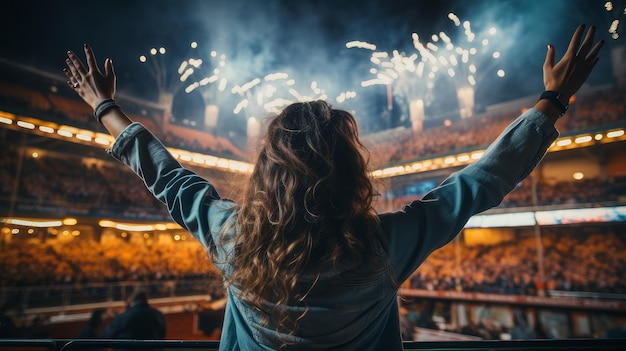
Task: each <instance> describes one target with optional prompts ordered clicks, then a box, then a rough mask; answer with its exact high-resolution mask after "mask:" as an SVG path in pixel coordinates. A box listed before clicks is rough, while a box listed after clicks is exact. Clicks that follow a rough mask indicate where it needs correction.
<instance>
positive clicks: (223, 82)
mask: <svg viewBox="0 0 626 351" xmlns="http://www.w3.org/2000/svg"><path fill="white" fill-rule="evenodd" d="M226 84H228V80H226V78H222V79H220V84H219V85H218V87H217V90H219V91H224V90H225V89H226Z"/></svg>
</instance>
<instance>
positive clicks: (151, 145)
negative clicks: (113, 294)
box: [109, 122, 234, 247]
mask: <svg viewBox="0 0 626 351" xmlns="http://www.w3.org/2000/svg"><path fill="white" fill-rule="evenodd" d="M109 152H110V154H111V155H112V156H113V157H115V158H116V159H118V160H120V161H121V162H122V163H124V164H126V165H127V166H128V167H130V168H131V169H132V170H133V172H135V173H136V174H137V175H138V176H139V177H140V178H141V179H143V181H144V183H145V185H146V186H147V187H148V189H149V190H150V192H151V193H152V194H153V195H154V196H155V197H156V198H157V199H158V200H160V201H161V202H163V203H165V204H166V205H167V209H168V211H169V213H170V215H171V217H172V219H173V220H174V221H176V222H177V223H178V224H180V225H181V226H182V227H183V228H185V229H186V230H187V231H188V232H189V233H191V234H192V235H193V236H194V237H195V238H196V239H197V240H199V241H200V242H201V243H202V245H203V246H204V247H213V246H214V244H213V239H212V236H211V234H216V233H217V232H218V231H219V228H220V227H221V226H222V224H223V223H224V221H225V220H226V219H227V215H226V214H227V213H229V212H227V211H225V209H228V208H229V207H233V206H234V204H233V203H231V202H230V201H223V200H221V199H220V196H219V194H218V193H217V191H216V190H215V187H214V186H213V185H212V184H211V183H210V182H209V181H207V180H206V179H204V178H202V177H200V176H199V175H197V174H195V173H194V172H192V171H190V170H188V169H185V168H184V167H182V166H181V165H180V163H178V161H176V159H175V158H174V157H173V156H172V155H171V154H170V152H169V151H168V150H167V149H166V148H165V146H163V144H162V143H161V142H160V141H159V140H158V139H157V138H156V137H155V136H154V135H153V134H152V133H150V132H149V131H148V130H147V129H145V128H144V127H143V126H142V125H141V124H140V123H136V122H135V123H132V124H131V125H129V126H128V127H126V129H125V130H124V131H123V132H122V133H121V134H120V135H119V136H118V138H117V139H116V141H115V143H114V144H113V148H112V149H111V150H110V151H109Z"/></svg>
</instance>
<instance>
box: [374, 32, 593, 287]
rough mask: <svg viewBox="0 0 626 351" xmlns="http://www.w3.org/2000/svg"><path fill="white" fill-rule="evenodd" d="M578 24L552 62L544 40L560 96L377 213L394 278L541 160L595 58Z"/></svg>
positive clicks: (553, 87)
mask: <svg viewBox="0 0 626 351" xmlns="http://www.w3.org/2000/svg"><path fill="white" fill-rule="evenodd" d="M584 29H585V28H584V26H580V27H578V28H577V29H576V31H575V32H574V35H573V36H572V39H571V41H570V45H569V48H568V49H567V51H566V53H565V54H564V56H563V58H562V59H561V60H560V61H559V62H558V63H557V64H554V58H555V55H556V51H555V49H554V47H553V46H552V45H549V46H548V53H547V56H546V60H545V63H544V67H543V74H544V87H545V89H546V90H547V91H552V92H554V93H555V94H556V96H559V95H560V97H561V98H563V101H564V102H561V100H560V99H559V100H557V101H553V100H552V99H551V98H541V99H540V100H539V101H538V102H537V103H536V104H535V106H534V108H531V109H529V110H528V111H527V112H526V113H524V114H523V115H522V116H520V117H519V118H517V119H516V120H515V121H514V122H513V123H511V124H510V125H509V126H508V127H507V128H506V129H505V130H504V132H503V133H502V134H500V136H499V137H498V138H497V140H496V141H495V142H494V143H492V144H491V145H490V146H489V148H488V149H487V150H486V151H485V153H484V155H483V156H482V157H481V158H480V159H479V160H478V161H476V162H475V163H473V164H471V165H469V166H467V167H465V168H464V169H462V170H460V171H457V172H455V173H453V174H452V175H451V176H450V177H448V178H447V179H446V180H445V181H444V182H443V183H442V184H440V185H439V186H438V187H436V188H435V189H433V190H432V191H431V192H429V193H428V194H426V195H425V196H424V198H423V199H421V200H419V201H413V202H412V203H411V204H409V205H408V206H406V207H405V208H404V209H403V210H402V211H399V212H395V213H390V214H384V215H381V227H382V228H383V230H384V231H385V232H386V234H387V236H388V238H389V247H390V249H389V251H390V256H391V258H392V266H393V267H394V271H395V273H396V279H397V280H398V281H400V282H401V281H404V280H405V279H407V278H408V277H409V276H410V275H411V274H412V273H413V272H414V271H415V269H417V267H418V266H419V265H420V264H421V262H422V261H423V260H424V259H426V257H427V256H428V255H429V254H430V253H431V252H432V251H433V250H435V249H437V248H439V247H441V246H443V245H445V244H447V243H448V242H450V241H451V240H452V239H454V237H456V235H457V234H458V233H459V232H460V231H461V230H462V229H463V227H464V226H465V224H466V223H467V221H468V220H469V218H470V217H471V216H473V215H474V214H476V213H479V212H482V211H485V210H487V209H489V208H492V207H495V206H497V205H498V204H500V202H501V201H502V200H503V199H504V197H505V196H506V195H507V194H508V193H509V192H511V191H512V190H513V189H514V188H515V186H516V185H517V184H518V183H519V182H520V181H522V180H523V179H524V178H526V177H527V176H528V175H529V174H530V173H531V172H532V170H533V169H534V168H535V167H536V166H537V164H538V163H539V162H540V161H541V159H542V157H543V156H544V154H545V152H546V150H547V149H548V147H549V146H550V144H551V143H552V142H553V141H554V140H555V139H556V138H557V136H558V132H557V131H556V129H555V128H554V122H556V120H557V119H558V118H559V117H560V116H562V114H563V113H564V109H563V107H564V106H560V104H567V101H568V100H569V97H570V96H572V95H573V94H574V93H575V92H577V91H578V89H579V88H580V87H581V85H582V84H583V83H584V82H585V80H586V79H587V77H588V76H589V74H590V73H591V70H592V69H593V67H594V65H595V64H596V62H597V61H598V58H597V54H598V52H599V51H600V48H601V46H602V41H600V42H598V43H596V44H595V45H592V44H593V36H594V33H595V28H594V27H591V29H589V32H588V33H587V35H586V37H585V39H584V41H583V43H582V46H581V45H580V41H581V38H582V35H583V32H584ZM542 96H543V95H542Z"/></svg>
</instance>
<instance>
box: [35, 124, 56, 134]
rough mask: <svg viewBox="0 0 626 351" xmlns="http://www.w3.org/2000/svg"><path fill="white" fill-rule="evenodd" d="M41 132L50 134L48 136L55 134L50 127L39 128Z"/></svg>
mask: <svg viewBox="0 0 626 351" xmlns="http://www.w3.org/2000/svg"><path fill="white" fill-rule="evenodd" d="M39 130H41V131H42V132H44V133H48V134H52V133H54V129H53V128H50V127H48V126H39Z"/></svg>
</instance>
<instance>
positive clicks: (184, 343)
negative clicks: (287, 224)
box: [0, 339, 626, 351]
mask: <svg viewBox="0 0 626 351" xmlns="http://www.w3.org/2000/svg"><path fill="white" fill-rule="evenodd" d="M624 345H626V339H566V340H515V341H420V342H413V341H412V342H404V350H437V351H444V350H450V351H488V350H506V351H525V350H530V349H532V350H539V351H557V350H559V351H560V350H577V351H592V350H593V351H596V350H624ZM90 348H91V349H94V348H100V349H111V348H124V349H129V350H136V349H143V350H145V349H154V350H156V349H158V350H163V351H165V350H180V349H197V350H204V351H212V350H218V349H219V342H218V341H200V340H111V339H0V350H26V349H31V350H49V351H72V350H85V349H90Z"/></svg>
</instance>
